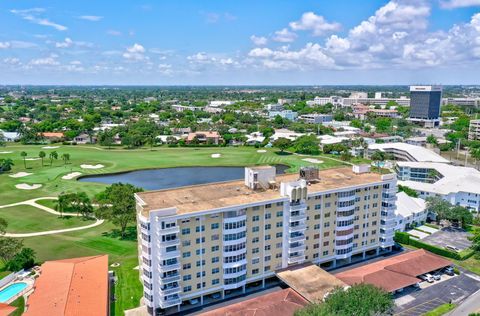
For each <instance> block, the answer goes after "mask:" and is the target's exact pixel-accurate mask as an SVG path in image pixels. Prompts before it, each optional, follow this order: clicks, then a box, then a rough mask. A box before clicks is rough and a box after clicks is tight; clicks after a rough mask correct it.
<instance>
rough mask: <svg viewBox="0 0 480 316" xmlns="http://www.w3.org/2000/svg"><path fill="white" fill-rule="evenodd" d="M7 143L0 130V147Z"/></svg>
mask: <svg viewBox="0 0 480 316" xmlns="http://www.w3.org/2000/svg"><path fill="white" fill-rule="evenodd" d="M6 145H7V143H6V141H5V136H4V135H3V133H2V131H0V147H5V146H6Z"/></svg>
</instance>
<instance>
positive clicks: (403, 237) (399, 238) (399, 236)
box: [393, 232, 410, 245]
mask: <svg viewBox="0 0 480 316" xmlns="http://www.w3.org/2000/svg"><path fill="white" fill-rule="evenodd" d="M393 240H395V241H396V242H398V243H400V244H405V245H408V244H409V240H410V236H409V235H408V234H407V233H405V232H395V237H393Z"/></svg>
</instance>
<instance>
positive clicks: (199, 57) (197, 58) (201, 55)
mask: <svg viewBox="0 0 480 316" xmlns="http://www.w3.org/2000/svg"><path fill="white" fill-rule="evenodd" d="M187 60H190V61H192V62H205V61H209V60H210V58H209V57H208V56H207V53H205V52H198V53H196V54H194V55H190V56H187Z"/></svg>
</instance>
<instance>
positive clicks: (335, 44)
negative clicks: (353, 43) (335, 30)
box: [326, 35, 350, 53]
mask: <svg viewBox="0 0 480 316" xmlns="http://www.w3.org/2000/svg"><path fill="white" fill-rule="evenodd" d="M326 48H327V50H329V51H331V52H333V53H339V52H344V51H346V50H348V49H349V48H350V41H349V40H348V39H346V38H341V37H338V36H337V35H332V36H330V37H329V38H328V39H327V42H326Z"/></svg>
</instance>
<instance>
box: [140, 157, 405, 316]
mask: <svg viewBox="0 0 480 316" xmlns="http://www.w3.org/2000/svg"><path fill="white" fill-rule="evenodd" d="M396 183H397V180H396V177H395V175H394V174H386V175H380V174H377V173H371V172H369V168H368V167H366V166H354V167H353V168H352V169H350V168H339V169H328V170H324V171H318V170H317V169H315V168H304V169H301V170H300V173H299V174H286V175H276V173H275V168H274V167H269V166H263V167H251V168H245V180H244V181H230V182H221V183H212V184H205V185H196V186H190V187H182V188H177V189H168V190H160V191H151V192H141V193H137V194H136V195H135V198H136V203H137V220H138V248H139V261H140V265H139V266H140V278H141V281H142V283H143V287H144V301H145V303H146V305H147V306H148V308H149V310H150V311H155V310H159V309H162V310H166V311H165V312H167V313H168V312H173V311H175V312H176V311H180V310H182V308H183V307H184V306H188V305H189V304H206V303H211V302H212V301H215V300H221V299H224V298H227V297H230V296H233V295H238V294H242V293H244V292H245V291H248V289H250V288H251V287H255V286H256V287H259V288H261V287H264V286H265V284H268V283H269V281H271V280H272V279H276V277H275V271H276V270H279V269H282V268H286V267H289V266H292V265H297V264H301V263H304V262H313V263H315V264H318V265H320V266H321V267H324V268H333V267H336V266H340V265H343V264H346V263H349V262H351V260H352V258H353V259H354V260H362V259H364V258H365V256H372V255H373V256H374V255H378V254H379V253H380V252H384V251H390V250H391V246H392V245H393V243H394V242H393V235H394V228H395V208H396V204H395V201H396V195H395V194H396V190H397V184H396Z"/></svg>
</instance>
